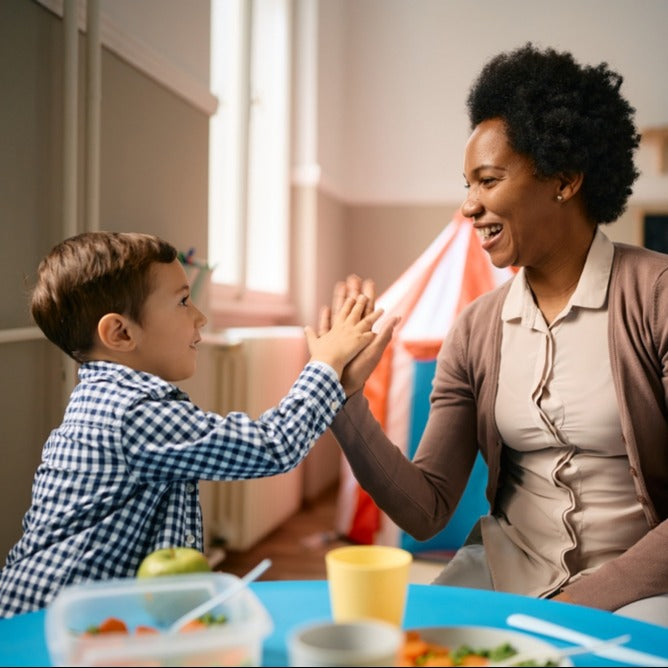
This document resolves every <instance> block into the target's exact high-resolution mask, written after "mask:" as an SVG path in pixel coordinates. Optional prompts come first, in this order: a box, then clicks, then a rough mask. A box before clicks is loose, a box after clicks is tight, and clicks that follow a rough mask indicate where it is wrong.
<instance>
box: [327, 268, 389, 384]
mask: <svg viewBox="0 0 668 668" xmlns="http://www.w3.org/2000/svg"><path fill="white" fill-rule="evenodd" d="M360 294H361V295H363V296H364V297H366V306H365V309H364V313H365V314H370V313H373V312H374V309H375V301H376V286H375V283H374V282H373V281H372V280H371V279H366V280H362V279H361V278H360V277H359V276H357V275H356V274H351V275H350V276H348V277H347V278H346V280H345V281H338V282H337V283H336V284H335V285H334V292H333V295H332V305H331V307H328V306H325V307H323V309H322V310H321V312H320V321H319V325H318V334H319V335H320V336H322V335H324V334H325V333H327V332H328V331H329V330H330V329H331V326H332V319H333V318H334V317H336V314H337V313H338V312H339V311H340V310H341V309H342V308H343V305H344V304H345V301H346V299H349V298H351V297H357V296H359V295H360ZM398 322H399V318H397V317H394V318H389V319H388V321H387V322H386V323H385V324H384V325H383V326H382V327H381V329H380V331H379V332H378V333H377V334H375V335H374V338H373V339H372V341H371V343H370V344H369V345H368V346H366V347H365V348H364V349H363V350H361V352H359V353H358V354H357V355H356V356H355V357H354V358H353V359H352V360H351V361H350V362H349V363H348V364H347V365H346V366H345V367H344V369H343V374H342V375H341V384H342V385H343V390H344V392H345V393H346V396H348V397H349V396H350V395H351V394H353V393H355V392H357V391H358V390H361V389H362V388H363V387H364V383H365V382H366V381H367V378H368V377H369V376H370V375H371V372H372V371H373V370H374V369H375V368H376V366H377V365H378V362H379V361H380V359H381V357H382V356H383V353H384V352H385V349H386V348H387V345H388V344H389V342H390V340H391V339H392V334H393V333H394V328H395V327H396V325H397V323H398Z"/></svg>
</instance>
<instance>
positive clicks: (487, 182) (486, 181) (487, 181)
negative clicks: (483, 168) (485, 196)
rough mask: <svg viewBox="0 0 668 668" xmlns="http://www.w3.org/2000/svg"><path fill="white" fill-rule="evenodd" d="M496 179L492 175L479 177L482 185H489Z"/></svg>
mask: <svg viewBox="0 0 668 668" xmlns="http://www.w3.org/2000/svg"><path fill="white" fill-rule="evenodd" d="M495 181H496V179H495V178H494V177H493V176H487V177H485V178H484V179H480V183H482V185H483V186H491V185H492V184H493V183H494V182H495Z"/></svg>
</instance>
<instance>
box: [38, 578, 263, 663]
mask: <svg viewBox="0 0 668 668" xmlns="http://www.w3.org/2000/svg"><path fill="white" fill-rule="evenodd" d="M238 580H239V578H238V577H236V576H235V575H229V574H226V573H197V574H191V575H178V576H162V577H155V578H120V579H114V580H103V581H95V582H88V583H84V584H78V585H71V586H69V587H66V588H64V589H63V590H62V591H61V592H60V593H59V594H58V595H57V596H56V598H55V599H54V600H53V601H52V602H51V604H50V605H49V606H48V608H47V610H46V619H45V633H46V644H47V648H48V651H49V655H50V657H51V661H52V663H53V665H55V666H261V665H262V644H263V640H264V638H265V637H266V636H267V635H269V634H270V633H271V631H272V630H273V624H272V621H271V618H270V616H269V613H268V612H267V610H266V609H265V608H264V606H263V605H262V604H261V603H260V601H259V599H258V598H257V596H255V594H254V593H253V592H252V591H251V590H250V589H248V588H246V589H243V590H242V591H240V592H238V593H237V594H235V595H234V596H233V597H232V598H231V599H229V600H228V601H226V602H224V603H223V604H221V605H219V606H218V607H216V608H214V609H213V610H212V611H211V612H212V613H213V614H215V615H221V614H222V615H225V616H226V621H225V622H224V623H223V624H216V625H214V626H210V627H208V628H206V629H205V630H202V631H191V632H185V631H180V632H177V633H170V634H168V633H167V632H166V629H167V628H168V627H169V625H170V624H171V623H172V622H174V621H176V620H177V619H178V618H179V617H180V616H181V615H183V614H185V613H186V612H188V611H189V610H192V609H193V608H194V607H195V606H197V605H199V604H200V603H202V602H204V601H205V600H207V599H209V598H211V597H212V596H215V595H216V594H218V593H219V592H221V591H223V590H224V589H226V588H227V587H230V586H231V585H232V584H233V583H234V582H237V581H238ZM109 617H115V618H118V619H121V620H123V622H125V624H126V625H127V627H128V630H129V633H127V634H123V633H100V634H96V635H90V634H86V633H85V632H86V630H87V629H89V628H90V627H91V626H98V625H100V624H101V623H102V622H103V621H104V620H105V619H108V618H109ZM137 626H150V627H153V628H156V629H157V630H158V631H159V633H157V634H146V635H145V634H136V633H135V629H136V628H137Z"/></svg>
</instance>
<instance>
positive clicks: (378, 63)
mask: <svg viewBox="0 0 668 668" xmlns="http://www.w3.org/2000/svg"><path fill="white" fill-rule="evenodd" d="M318 7H319V52H318V62H319V86H320V89H319V94H318V101H319V108H318V123H319V125H318V156H317V158H318V163H319V165H320V170H321V177H320V182H319V185H318V187H319V189H320V190H321V191H322V192H323V193H325V195H326V197H327V198H329V200H330V201H331V203H332V204H331V206H339V207H341V209H342V211H343V213H342V216H343V221H344V222H343V230H344V232H345V249H346V250H345V253H344V257H343V264H342V267H341V273H342V275H344V274H345V273H348V272H351V271H355V272H357V273H361V274H362V275H365V276H372V277H374V278H375V279H376V283H377V286H378V288H379V290H380V291H382V290H384V289H385V288H386V287H388V286H389V284H390V283H391V282H392V281H393V280H394V279H395V278H397V277H398V275H399V274H400V273H401V271H403V269H405V268H406V267H407V266H408V265H409V264H410V263H411V262H412V261H413V260H414V259H415V258H416V257H417V256H418V255H419V254H420V252H421V251H422V250H424V248H426V246H427V245H428V243H429V242H430V241H431V240H432V239H433V238H434V236H436V234H437V233H438V231H440V229H441V228H442V226H443V225H445V224H447V222H448V221H449V220H450V218H451V216H452V214H453V213H454V211H455V210H456V209H457V208H458V206H459V204H460V202H461V200H462V199H463V197H464V194H465V193H464V188H463V183H464V182H463V177H462V176H461V173H462V158H463V149H464V145H465V143H466V139H467V137H468V133H469V128H468V120H467V118H466V112H465V99H466V95H467V92H468V88H469V86H470V85H471V83H472V81H473V79H474V78H475V76H476V75H477V73H478V71H479V69H480V67H481V66H482V65H483V63H484V62H486V61H487V60H488V58H490V57H491V56H492V55H494V54H496V53H497V52H499V51H502V50H506V49H510V48H514V47H516V46H520V45H522V44H523V43H525V42H526V41H529V40H532V41H534V42H535V43H537V44H539V45H542V46H554V47H556V48H558V49H568V50H571V51H572V52H573V53H574V54H575V56H576V57H577V58H578V59H580V60H582V61H584V62H587V63H591V64H597V63H599V62H601V61H603V60H606V61H607V62H608V63H609V64H610V65H611V66H612V67H613V68H615V69H618V70H619V71H620V72H621V73H622V74H623V76H624V83H623V86H622V90H623V92H624V93H625V95H626V96H627V97H628V98H629V100H630V101H631V103H632V104H633V105H634V106H635V107H636V110H637V114H636V120H637V123H638V126H639V128H641V129H644V128H647V127H651V126H658V125H668V86H665V85H664V84H663V82H664V80H665V76H664V72H665V71H666V68H668V42H666V40H665V34H664V33H665V26H666V25H668V3H666V2H665V1H664V0H646V1H644V2H643V3H642V5H641V6H640V5H638V4H637V3H630V2H627V1H626V0H564V2H560V3H559V4H558V5H555V4H550V3H544V2H534V3H532V2H526V1H525V0H508V1H507V2H504V3H501V4H499V3H498V2H493V1H491V0H480V1H479V2H475V3H465V2H448V1H445V0H355V1H354V2H340V1H339V0H319V4H318ZM657 150H658V149H657V147H656V146H654V145H652V144H650V143H647V142H643V144H642V146H641V148H640V151H639V153H638V164H639V166H640V169H641V171H642V176H641V177H640V179H639V180H638V182H637V183H636V185H635V189H634V196H633V197H632V199H631V200H630V203H629V209H628V211H627V213H626V215H625V216H624V217H623V218H622V219H621V220H620V221H618V222H617V223H615V224H614V225H611V226H607V227H606V228H605V231H606V233H607V234H608V235H609V236H610V237H611V238H612V239H613V240H616V241H626V242H631V243H640V242H641V241H642V236H641V228H640V220H641V217H642V213H643V212H644V211H645V210H659V211H661V210H663V211H665V210H668V174H667V173H665V172H664V173H659V172H657V169H656V164H657V162H658V160H657ZM319 224H320V225H321V226H323V227H325V228H327V226H328V224H329V223H328V218H327V217H326V216H324V217H323V218H322V219H319Z"/></svg>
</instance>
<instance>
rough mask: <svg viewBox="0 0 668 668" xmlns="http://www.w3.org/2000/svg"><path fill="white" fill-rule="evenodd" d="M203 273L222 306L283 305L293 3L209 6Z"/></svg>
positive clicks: (229, 1) (253, 0)
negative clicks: (214, 105) (211, 98)
mask: <svg viewBox="0 0 668 668" xmlns="http://www.w3.org/2000/svg"><path fill="white" fill-rule="evenodd" d="M211 31H212V32H211V88H212V92H213V93H214V94H215V95H216V96H217V97H218V100H219V108H218V111H217V112H216V114H215V115H214V116H213V117H212V118H211V124H210V140H209V141H210V145H209V150H210V163H209V264H210V265H211V266H213V267H214V272H213V279H212V280H213V287H212V292H213V293H214V308H215V306H216V305H217V304H220V302H221V295H222V299H224V301H225V302H227V303H228V305H229V302H237V303H239V304H246V305H248V304H249V303H255V304H257V303H258V302H263V303H264V305H265V307H266V305H267V304H268V303H269V304H271V303H273V304H274V307H276V305H278V304H280V303H284V304H285V303H286V302H287V293H288V261H289V259H288V251H289V236H288V233H289V178H288V177H289V136H290V132H289V129H290V113H289V101H290V0H212V2H211Z"/></svg>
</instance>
